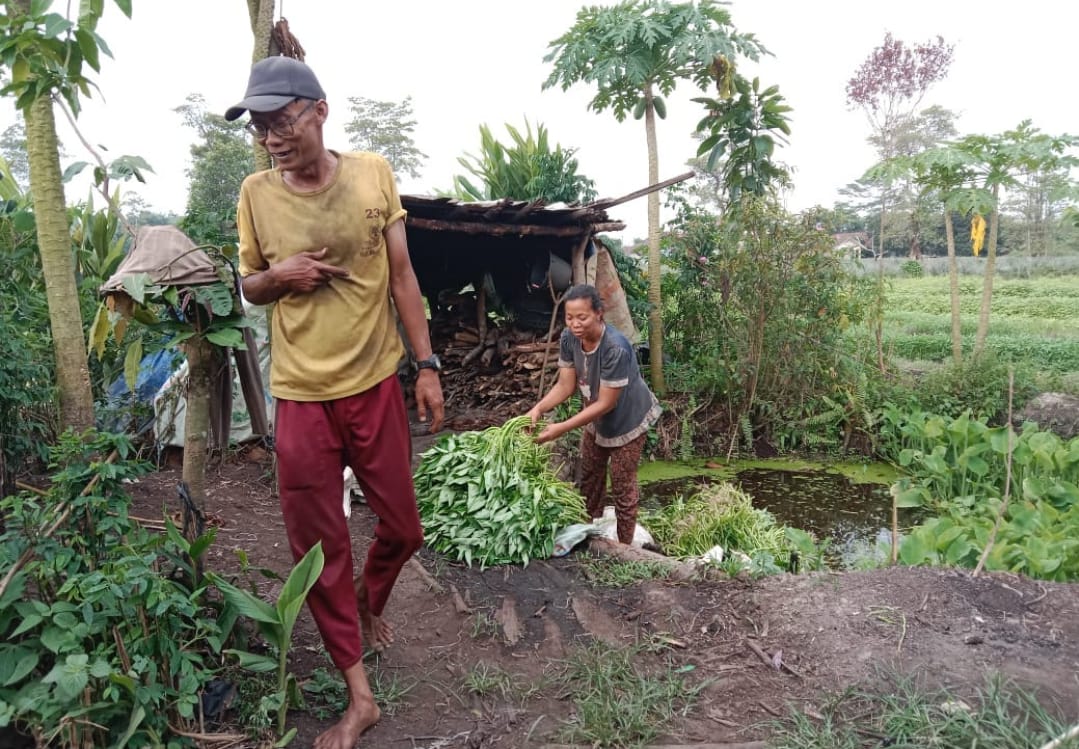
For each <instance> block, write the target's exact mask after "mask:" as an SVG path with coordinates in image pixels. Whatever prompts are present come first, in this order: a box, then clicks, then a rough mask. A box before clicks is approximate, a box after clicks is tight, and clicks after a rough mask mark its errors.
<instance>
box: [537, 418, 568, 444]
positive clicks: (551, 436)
mask: <svg viewBox="0 0 1079 749" xmlns="http://www.w3.org/2000/svg"><path fill="white" fill-rule="evenodd" d="M565 433H566V428H565V427H564V426H563V422H559V423H557V424H548V425H547V426H545V427H544V428H543V431H542V432H540V433H539V434H537V435H536V437H535V440H536V444H538V445H542V444H543V443H544V442H551V441H553V440H556V439H558V438H559V437H561V436H562V435H563V434H565Z"/></svg>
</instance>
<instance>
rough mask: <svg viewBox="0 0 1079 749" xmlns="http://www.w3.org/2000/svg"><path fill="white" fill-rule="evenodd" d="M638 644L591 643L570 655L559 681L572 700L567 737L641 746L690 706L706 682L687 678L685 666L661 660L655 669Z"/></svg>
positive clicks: (600, 744)
mask: <svg viewBox="0 0 1079 749" xmlns="http://www.w3.org/2000/svg"><path fill="white" fill-rule="evenodd" d="M646 660H652V659H651V658H649V657H648V656H647V654H645V653H643V651H642V649H641V648H639V647H636V648H629V647H619V648H613V647H611V646H609V645H604V644H602V643H594V644H592V645H590V646H589V647H585V648H580V649H578V650H576V651H574V652H573V653H571V654H570V655H569V657H568V658H567V659H566V661H565V662H564V664H563V671H562V673H561V676H560V679H559V681H560V682H561V686H562V687H563V688H564V689H565V692H566V694H568V695H569V696H570V697H571V699H572V700H573V704H574V711H573V715H572V716H571V717H570V719H569V720H568V721H567V723H566V726H565V728H564V730H563V731H562V739H563V740H564V741H566V742H567V743H580V744H585V745H587V746H590V747H597V748H599V747H640V746H643V745H645V744H647V743H648V742H649V741H651V740H652V739H654V738H655V737H656V736H658V735H660V734H661V733H663V731H664V730H665V728H666V727H667V725H668V724H669V723H670V722H671V721H673V720H674V719H675V718H676V717H678V716H680V715H686V714H687V713H688V712H689V710H690V709H691V708H692V707H693V705H694V703H695V702H696V700H697V696H698V695H699V693H700V691H701V690H702V689H704V687H705V686H706V685H707V684H698V685H696V686H694V685H690V684H688V683H687V681H686V679H685V677H684V676H683V673H685V672H687V671H688V670H689V668H690V667H675V666H674V665H673V664H671V663H669V662H665V663H662V664H661V665H660V666H659V667H658V668H657V672H656V673H649V672H647V671H646V670H645V669H644V668H643V666H642V664H643V663H644V662H645V661H646Z"/></svg>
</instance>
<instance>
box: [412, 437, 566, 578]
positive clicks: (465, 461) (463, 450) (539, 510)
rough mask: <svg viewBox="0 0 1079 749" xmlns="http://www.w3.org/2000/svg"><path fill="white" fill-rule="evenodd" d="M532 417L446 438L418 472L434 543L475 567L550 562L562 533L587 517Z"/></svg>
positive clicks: (430, 542)
mask: <svg viewBox="0 0 1079 749" xmlns="http://www.w3.org/2000/svg"><path fill="white" fill-rule="evenodd" d="M530 426H531V420H530V419H529V418H528V417H527V416H519V417H517V418H514V419H510V420H509V421H507V422H506V423H505V424H503V425H502V426H499V427H491V428H490V429H485V430H483V431H477V432H463V433H461V434H455V435H447V436H446V437H443V438H442V439H441V440H440V441H439V442H438V443H437V444H436V445H435V446H434V447H432V448H431V449H429V450H427V452H425V453H424V454H423V456H422V458H421V461H420V465H419V467H418V468H417V469H416V475H415V483H416V498H417V500H418V502H419V508H420V519H421V520H422V521H423V530H424V535H425V536H426V539H427V545H428V546H429V547H431V548H432V549H434V550H435V551H438V552H441V553H443V554H446V555H447V556H449V557H451V558H453V559H457V560H462V561H464V562H465V563H466V564H468V565H469V566H471V565H472V564H473V562H475V563H477V564H479V566H480V568H481V569H482V568H484V567H486V566H488V565H496V564H528V562H529V560H531V559H536V558H544V557H549V556H550V555H551V553H552V551H553V550H554V537H555V533H556V532H557V531H558V530H559V529H560V528H563V527H565V526H567V525H570V524H572V523H576V522H580V521H581V520H582V519H583V517H584V501H583V499H582V498H581V496H580V494H578V493H577V491H576V490H575V489H574V488H573V487H572V486H570V485H569V484H567V483H565V482H563V481H560V480H559V479H558V477H557V476H556V475H555V473H554V470H553V469H552V467H551V462H550V448H549V447H547V446H546V445H537V444H536V443H535V442H534V441H533V439H532V434H531V430H530Z"/></svg>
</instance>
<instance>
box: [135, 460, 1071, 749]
mask: <svg viewBox="0 0 1079 749" xmlns="http://www.w3.org/2000/svg"><path fill="white" fill-rule="evenodd" d="M424 446H425V445H424V444H423V442H422V440H421V441H420V444H419V445H418V447H420V448H422V447H424ZM269 476H270V466H269V464H268V463H267V462H262V463H252V462H226V463H224V464H222V465H221V466H220V467H218V468H216V469H213V471H212V472H211V475H210V476H209V477H208V486H209V508H210V511H211V513H212V517H211V519H212V521H213V522H215V523H216V524H217V525H218V532H217V540H216V542H215V544H214V545H213V546H212V547H211V549H210V551H209V558H208V560H207V564H208V566H210V567H211V568H214V569H217V570H235V568H236V555H235V554H234V550H235V549H243V550H245V551H246V552H247V554H248V556H249V558H250V562H251V564H252V565H253V566H255V567H261V566H265V567H269V568H271V569H274V570H276V571H278V572H279V573H281V574H282V575H285V574H287V572H288V570H289V568H290V567H291V558H290V556H289V551H288V546H287V543H286V539H285V529H284V525H283V523H282V521H281V515H280V511H279V508H278V505H277V500H276V498H275V497H274V496H273V492H272V483H271V482H270V480H269ZM179 480H180V472H179V470H178V469H167V468H166V469H163V470H160V471H159V472H157V473H154V474H151V475H149V476H146V477H143V478H142V479H141V480H140V481H139V482H138V483H136V484H133V485H132V487H131V489H132V495H133V498H134V504H133V507H132V513H133V514H134V515H141V516H155V515H157V514H158V513H160V512H161V509H162V505H163V504H164V505H165V506H166V508H167V512H170V513H171V512H174V511H176V510H178V509H179V506H178V501H177V500H176V485H177V482H178V481H179ZM351 527H352V533H353V539H354V549H355V558H356V559H357V560H362V559H363V555H364V553H365V551H366V547H367V543H368V540H369V539H370V536H371V531H372V528H373V516H372V515H371V513H370V512H369V511H368V510H367V509H366V507H364V506H362V505H356V506H355V507H354V510H353V514H352V520H351ZM586 562H588V563H590V564H604V563H606V561H605V559H603V558H600V559H598V560H593V559H592V558H591V556H590V555H589V552H588V551H587V550H578V551H576V552H574V553H573V554H571V555H570V556H569V557H565V558H562V559H551V560H542V561H536V562H533V563H532V564H530V565H528V567H525V568H520V567H502V568H493V569H487V570H484V571H482V572H481V571H479V570H476V569H469V568H467V567H464V566H460V565H457V564H451V563H448V562H447V561H446V560H445V559H444V558H442V557H440V556H438V555H435V554H433V553H431V552H429V551H427V550H423V551H421V552H420V554H419V555H418V556H417V558H416V559H415V560H413V561H412V562H410V563H409V565H407V566H406V567H405V570H404V572H403V574H402V576H401V578H400V581H399V583H398V586H397V588H396V590H395V592H394V596H393V598H392V599H391V602H390V608H389V609H388V611H387V615H388V616H389V618H390V619H391V620H392V621H393V623H394V624H395V626H396V629H397V638H396V642H395V644H394V645H393V647H392V648H391V649H389V650H388V651H387V652H386V653H384V654H383V655H381V656H379V657H377V658H374V659H370V660H368V668H369V673H370V674H371V675H372V681H373V683H374V685H375V687H376V691H382V693H383V694H386V695H389V694H390V693H391V692H393V691H394V690H395V689H396V691H398V692H399V691H401V689H402V688H406V687H407V688H408V691H407V694H404V695H403V696H399V697H397V698H395V699H393V704H391V705H389V706H388V707H389V709H386V710H385V712H384V716H383V719H382V721H381V722H380V723H379V724H378V725H377V726H375V727H374V728H373V729H372V730H371V731H369V732H368V733H367V734H366V735H365V738H364V740H363V741H361V744H360V745H361V746H369V747H395V746H400V747H409V749H411V748H412V747H415V748H417V749H419V748H424V749H447V748H450V747H468V748H470V749H480V748H481V747H483V748H486V747H526V746H532V747H543V746H546V745H551V744H558V743H560V741H561V740H562V738H563V737H562V736H561V735H560V734H561V732H562V730H563V728H564V726H565V721H567V720H568V719H570V717H571V716H572V714H573V710H574V705H573V701H572V697H573V695H572V694H568V693H566V690H565V689H564V688H559V687H558V686H556V685H557V682H556V681H555V680H552V678H551V677H552V676H554V675H556V674H557V673H558V672H559V670H560V669H561V668H563V667H564V663H565V660H566V659H567V657H569V656H570V655H571V654H572V653H573V652H575V651H576V650H577V649H579V648H581V647H585V646H587V645H589V644H590V643H595V642H599V643H606V644H608V645H610V646H614V647H616V648H629V647H633V648H634V650H633V653H634V658H635V659H637V660H638V661H639V663H640V666H641V668H644V669H652V670H655V669H656V668H664V669H675V670H677V671H679V672H681V673H682V674H683V675H684V676H685V678H686V680H687V682H688V683H690V684H702V683H706V684H707V686H706V687H705V688H704V690H703V692H702V693H701V695H700V697H699V699H698V701H697V702H696V704H695V706H694V707H693V708H692V709H691V710H690V711H689V713H688V715H686V716H685V717H684V718H679V719H678V720H677V722H675V723H673V724H671V725H669V726H667V727H666V730H665V735H664V736H661V737H659V738H658V739H656V741H655V742H654V743H655V744H657V745H663V744H667V745H671V744H675V745H693V744H702V743H713V744H715V743H723V742H731V743H736V742H750V741H752V740H758V739H764V738H767V735H768V725H767V724H768V722H769V721H773V720H775V718H777V717H778V716H781V715H785V714H786V713H787V711H788V710H789V709H790V708H792V707H793V708H799V709H813V710H819V709H820V707H821V706H822V705H823V704H824V702H825V701H826V700H828V698H829V697H830V696H831V695H833V694H834V693H835V692H836V691H838V690H842V689H843V688H845V687H847V686H850V685H856V684H866V683H867V682H873V681H874V680H875V679H877V678H878V677H879V675H880V674H881V673H882V672H885V671H893V672H898V673H904V674H907V673H912V672H917V673H920V674H922V675H923V676H924V677H925V678H926V679H927V681H928V683H930V684H932V685H935V686H948V687H950V688H953V689H955V690H957V691H958V692H960V693H963V692H964V691H965V690H972V689H973V688H975V687H978V686H980V685H982V684H983V683H984V677H985V674H986V673H987V672H992V671H997V672H1003V673H1004V674H1006V675H1009V676H1011V677H1013V678H1014V679H1015V680H1016V681H1017V682H1019V683H1020V684H1022V685H1023V686H1026V687H1028V688H1031V689H1034V690H1036V691H1037V692H1038V693H1039V694H1040V695H1041V698H1042V700H1043V702H1045V703H1046V704H1055V705H1057V706H1059V707H1060V708H1062V709H1064V710H1065V711H1066V712H1067V713H1068V714H1071V715H1074V712H1075V709H1076V706H1077V705H1079V683H1077V681H1076V679H1075V674H1076V673H1077V672H1079V587H1077V586H1074V585H1068V584H1054V583H1040V582H1037V581H1032V580H1028V579H1025V578H1021V577H1017V576H1013V575H1005V574H988V575H984V576H980V577H978V578H972V577H971V576H970V575H969V574H968V573H965V572H957V571H946V570H933V569H917V568H904V567H897V568H892V569H882V570H874V571H869V572H845V573H816V574H810V575H798V576H795V575H781V576H776V577H768V578H764V579H760V580H742V579H726V580H722V581H710V582H694V583H677V584H674V583H667V582H661V581H647V582H639V583H636V584H633V585H630V586H628V587H623V588H613V589H612V588H600V587H594V586H593V585H592V584H591V583H590V582H589V578H588V576H587V575H586V574H584V569H585V566H586V565H585V563H586ZM263 592H264V594H265V595H266V596H268V597H273V596H276V593H277V591H276V590H275V589H274V584H272V583H270V582H269V581H264V582H263ZM294 638H295V639H294V647H293V650H292V660H291V667H292V669H293V671H294V672H295V673H296V674H297V675H298V676H300V677H301V678H307V677H309V676H310V675H311V674H312V673H313V672H315V671H316V669H320V668H322V669H328V668H330V666H329V661H328V660H327V659H326V657H325V654H324V650H323V648H322V646H321V642H320V640H319V636H318V632H317V630H316V629H315V626H314V623H313V622H312V620H311V619H310V617H309V615H308V614H307V613H306V610H305V613H304V615H303V617H302V618H301V620H300V622H299V623H298V625H297V629H296V632H295V635H294ZM758 651H759V652H758ZM777 665H778V666H779V668H778V669H777V668H776V666H777ZM331 670H332V669H331ZM478 675H486V676H488V677H491V676H493V675H499V679H488V681H489V682H490V683H489V685H488V686H490V687H491V688H489V689H477V688H476V687H477V683H476V682H477V676H478ZM289 719H290V725H295V726H296V727H297V728H298V730H299V734H298V736H297V738H296V740H295V742H294V744H293V745H294V746H311V745H312V742H313V740H314V737H315V736H316V735H317V734H318V733H319V732H321V731H322V730H324V729H325V728H327V727H328V726H329V725H330V724H331V723H332V718H331V717H330V716H325V717H320V716H317V715H315V714H314V712H313V711H294V712H293V713H291V714H290V717H289Z"/></svg>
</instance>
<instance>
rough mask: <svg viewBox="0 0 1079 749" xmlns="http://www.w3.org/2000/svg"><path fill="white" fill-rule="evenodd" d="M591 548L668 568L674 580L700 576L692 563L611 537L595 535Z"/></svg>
mask: <svg viewBox="0 0 1079 749" xmlns="http://www.w3.org/2000/svg"><path fill="white" fill-rule="evenodd" d="M589 548H590V549H593V550H594V551H598V552H600V553H603V554H606V555H608V556H612V557H615V558H616V559H620V560H622V561H623V562H650V563H653V564H658V565H662V566H663V567H666V568H667V575H668V576H669V577H670V578H671V579H672V580H678V581H685V580H692V579H693V578H695V577H698V570H697V568H696V567H694V566H693V565H691V564H687V563H685V562H680V561H678V560H677V559H671V558H670V557H665V556H663V555H662V554H657V553H656V552H654V551H648V550H647V549H641V548H638V547H636V546H627V545H626V544H622V543H619V542H617V541H612V540H611V539H609V538H599V537H596V536H593V537H592V538H591V540H590V541H589Z"/></svg>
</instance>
